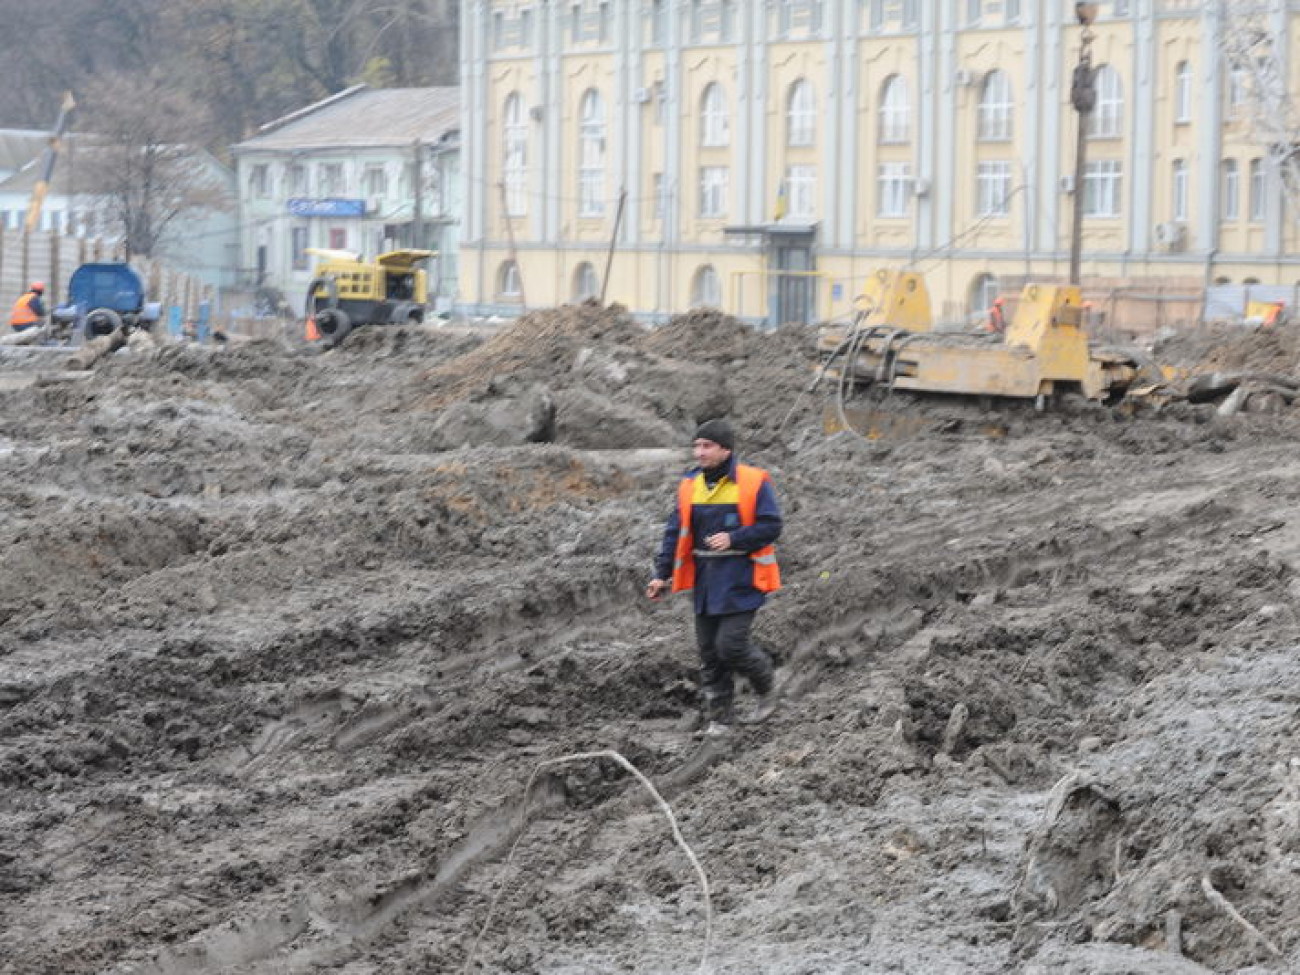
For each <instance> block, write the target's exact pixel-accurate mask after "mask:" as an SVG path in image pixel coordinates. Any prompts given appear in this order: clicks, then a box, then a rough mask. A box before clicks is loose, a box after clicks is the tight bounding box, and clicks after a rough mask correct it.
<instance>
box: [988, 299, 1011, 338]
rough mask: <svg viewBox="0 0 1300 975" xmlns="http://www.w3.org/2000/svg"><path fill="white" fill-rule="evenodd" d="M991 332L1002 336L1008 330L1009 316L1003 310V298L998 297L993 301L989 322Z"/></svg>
mask: <svg viewBox="0 0 1300 975" xmlns="http://www.w3.org/2000/svg"><path fill="white" fill-rule="evenodd" d="M987 328H988V330H989V331H990V332H994V333H996V334H998V335H1001V334H1002V333H1003V332H1005V331H1006V330H1007V315H1006V312H1004V311H1003V310H1002V296H1001V295H998V296H997V297H996V298H994V299H993V305H992V307H990V308H989V322H988V326H987Z"/></svg>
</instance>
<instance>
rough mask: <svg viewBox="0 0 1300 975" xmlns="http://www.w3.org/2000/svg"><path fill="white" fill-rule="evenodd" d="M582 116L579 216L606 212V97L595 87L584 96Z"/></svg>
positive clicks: (580, 131)
mask: <svg viewBox="0 0 1300 975" xmlns="http://www.w3.org/2000/svg"><path fill="white" fill-rule="evenodd" d="M578 116H579V119H580V122H579V135H578V216H580V217H599V216H603V215H604V213H605V100H604V98H602V97H601V94H600V92H599V91H597V90H596V89H595V88H588V89H587V90H586V91H585V92H584V93H583V95H582V102H581V105H580V108H579V112H578Z"/></svg>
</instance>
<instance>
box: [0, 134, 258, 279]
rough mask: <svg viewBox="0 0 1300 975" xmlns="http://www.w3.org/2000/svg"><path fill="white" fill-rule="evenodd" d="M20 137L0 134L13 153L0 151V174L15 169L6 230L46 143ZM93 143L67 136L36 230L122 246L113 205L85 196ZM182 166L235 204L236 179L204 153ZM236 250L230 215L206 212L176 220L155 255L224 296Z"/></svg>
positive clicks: (2, 195) (1, 205)
mask: <svg viewBox="0 0 1300 975" xmlns="http://www.w3.org/2000/svg"><path fill="white" fill-rule="evenodd" d="M6 136H8V137H6ZM23 136H32V134H31V133H24V132H21V131H20V132H18V133H14V132H9V133H4V132H0V150H3V149H4V148H5V147H12V149H13V150H14V153H15V154H11V155H10V156H8V157H6V156H4V154H3V152H0V173H2V172H3V168H4V166H6V165H10V164H12V165H14V166H15V170H14V171H13V172H11V173H9V174H8V175H6V176H4V177H3V178H2V179H0V228H4V229H9V230H21V229H22V228H23V226H24V223H25V221H26V217H27V209H28V206H29V204H30V203H31V199H32V193H33V191H34V190H35V188H36V184H37V183H38V182H39V180H40V177H41V172H42V156H43V152H44V149H45V146H46V145H47V144H48V142H49V134H48V133H43V134H41V137H40V138H39V139H37V138H34V137H28V138H23ZM90 143H93V137H91V136H85V135H82V136H80V137H78V136H77V135H75V134H74V135H68V136H65V137H64V139H63V149H62V151H61V152H60V154H59V156H58V158H57V160H56V163H55V166H54V170H53V173H52V175H51V178H50V184H49V187H48V190H47V192H46V196H45V203H44V205H43V206H42V208H41V214H40V219H39V221H38V222H37V225H36V228H35V229H36V230H39V231H43V232H49V233H55V234H63V235H66V236H69V237H78V238H85V239H91V240H99V241H101V242H103V244H105V245H106V246H108V247H110V248H111V247H115V246H117V245H118V244H119V243H120V241H121V238H122V228H121V225H120V223H118V222H117V220H116V218H115V217H114V216H113V214H112V209H113V208H112V205H111V201H108V200H106V199H105V198H103V197H102V196H100V195H98V194H96V193H92V192H90V191H89V190H88V185H89V184H88V179H89V167H88V166H87V164H86V162H85V158H86V154H87V153H89V152H93V151H94V149H93V145H91V144H90ZM24 148H26V149H27V150H30V155H28V158H27V159H26V160H22V161H20V156H21V155H22V154H23V152H22V150H23V149H24ZM185 160H186V163H187V165H188V166H189V167H191V168H192V170H193V174H194V178H195V180H198V181H202V182H203V183H205V184H208V185H209V186H211V187H214V188H216V189H217V190H218V191H219V192H221V193H224V195H225V196H226V197H227V198H229V199H231V200H233V198H234V174H233V173H232V172H231V170H230V168H229V167H227V166H224V165H222V163H221V162H220V161H219V160H218V159H217V158H216V157H215V156H213V155H212V154H211V153H209V152H207V151H206V150H203V149H196V150H193V151H192V152H188V153H186V156H185ZM79 162H80V163H81V164H80V165H79ZM237 244H238V237H237V225H236V218H235V214H234V211H233V210H232V209H204V210H202V211H198V212H195V213H188V214H186V215H185V216H184V218H183V219H180V220H176V221H174V222H173V224H172V225H171V226H170V227H169V228H168V229H167V232H166V233H165V234H164V235H163V237H162V239H161V240H160V241H159V243H158V246H157V248H156V249H155V252H154V254H153V255H152V257H153V258H155V259H156V260H159V261H161V262H163V263H165V264H166V265H167V266H168V267H170V268H172V269H173V270H175V271H178V272H182V273H184V274H187V275H191V276H193V277H195V278H197V279H198V280H200V281H202V282H203V283H204V284H207V285H210V286H211V287H213V288H214V289H217V290H224V289H226V288H228V287H230V286H231V285H232V284H233V283H234V274H235V271H236V267H237V263H236V262H237V260H238V248H237Z"/></svg>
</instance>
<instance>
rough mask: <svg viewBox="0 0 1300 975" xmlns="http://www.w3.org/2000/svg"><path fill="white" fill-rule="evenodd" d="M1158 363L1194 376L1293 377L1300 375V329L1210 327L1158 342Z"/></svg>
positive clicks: (1292, 325)
mask: <svg viewBox="0 0 1300 975" xmlns="http://www.w3.org/2000/svg"><path fill="white" fill-rule="evenodd" d="M1153 352H1154V356H1155V358H1156V360H1157V361H1159V362H1160V363H1162V364H1166V365H1172V366H1177V367H1180V368H1183V369H1186V370H1188V371H1189V372H1191V373H1193V374H1199V373H1210V372H1219V371H1225V372H1253V373H1273V374H1277V375H1285V376H1294V375H1297V374H1298V373H1300V325H1296V324H1291V323H1287V324H1284V325H1281V326H1277V327H1273V328H1265V327H1262V326H1258V325H1234V324H1224V323H1211V324H1207V325H1204V326H1202V327H1200V328H1197V329H1190V330H1187V331H1185V332H1179V333H1177V334H1175V335H1172V336H1169V337H1167V338H1165V339H1162V340H1161V341H1160V342H1158V343H1157V344H1156V346H1155V348H1154V350H1153Z"/></svg>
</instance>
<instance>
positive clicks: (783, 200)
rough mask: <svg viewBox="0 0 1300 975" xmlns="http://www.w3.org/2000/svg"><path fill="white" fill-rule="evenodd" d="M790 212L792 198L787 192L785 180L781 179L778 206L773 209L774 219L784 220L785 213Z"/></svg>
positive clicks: (777, 197)
mask: <svg viewBox="0 0 1300 975" xmlns="http://www.w3.org/2000/svg"><path fill="white" fill-rule="evenodd" d="M789 212H790V198H789V195H788V194H787V192H786V187H785V180H781V185H780V186H779V187H777V191H776V208H775V209H774V210H773V211H772V219H773V220H784V219H785V215H786V214H787V213H789Z"/></svg>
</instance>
